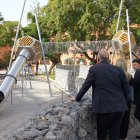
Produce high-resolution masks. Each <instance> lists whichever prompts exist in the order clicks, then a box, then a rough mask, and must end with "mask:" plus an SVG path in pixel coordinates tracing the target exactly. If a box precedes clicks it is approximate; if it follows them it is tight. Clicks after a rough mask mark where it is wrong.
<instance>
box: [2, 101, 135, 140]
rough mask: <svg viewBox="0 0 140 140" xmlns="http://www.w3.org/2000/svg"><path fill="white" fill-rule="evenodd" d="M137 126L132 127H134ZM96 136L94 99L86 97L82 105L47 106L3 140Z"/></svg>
mask: <svg viewBox="0 0 140 140" xmlns="http://www.w3.org/2000/svg"><path fill="white" fill-rule="evenodd" d="M133 119H134V118H133V117H131V120H133ZM131 123H132V122H131ZM135 123H136V122H135V121H133V124H130V126H131V128H132V127H133V126H134V125H135ZM96 136H97V134H96V117H95V114H93V112H92V109H91V100H89V99H86V98H83V100H82V101H81V102H70V101H67V102H61V103H57V104H55V105H53V104H52V105H49V106H48V107H44V108H43V109H42V110H41V111H40V112H39V113H38V114H37V115H36V116H35V117H33V118H32V119H31V120H30V121H29V122H28V123H27V124H26V125H25V126H22V127H21V128H19V129H17V130H15V132H13V133H12V135H11V136H7V137H5V138H4V139H3V140H97V138H96Z"/></svg>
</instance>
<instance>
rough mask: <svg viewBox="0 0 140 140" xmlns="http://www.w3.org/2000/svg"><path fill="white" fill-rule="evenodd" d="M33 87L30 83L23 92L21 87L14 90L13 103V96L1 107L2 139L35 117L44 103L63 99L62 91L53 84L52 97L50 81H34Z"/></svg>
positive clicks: (0, 136)
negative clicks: (49, 87) (51, 95)
mask: <svg viewBox="0 0 140 140" xmlns="http://www.w3.org/2000/svg"><path fill="white" fill-rule="evenodd" d="M32 86H33V89H30V86H29V83H28V84H27V87H26V89H25V90H24V92H23V97H22V92H21V89H18V90H14V91H13V96H12V101H13V103H12V104H11V96H9V97H8V99H7V101H6V102H4V103H3V105H2V106H1V107H0V140H2V137H3V136H4V135H6V134H8V133H10V132H11V131H13V130H15V129H16V128H18V127H19V126H20V125H22V124H24V123H25V122H26V121H28V120H29V119H30V118H31V117H33V116H34V115H35V114H36V113H37V112H38V111H39V110H40V109H41V107H42V106H43V105H46V104H50V103H52V102H57V101H62V94H61V92H60V91H59V90H58V89H56V88H55V87H54V86H53V85H52V94H53V97H50V94H49V91H48V83H47V82H42V81H32Z"/></svg>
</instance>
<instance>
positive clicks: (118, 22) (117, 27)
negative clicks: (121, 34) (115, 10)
mask: <svg viewBox="0 0 140 140" xmlns="http://www.w3.org/2000/svg"><path fill="white" fill-rule="evenodd" d="M122 5H123V0H121V4H120V10H119V16H118V21H117V27H116V33H117V32H118V28H119V22H120V16H121V11H122Z"/></svg>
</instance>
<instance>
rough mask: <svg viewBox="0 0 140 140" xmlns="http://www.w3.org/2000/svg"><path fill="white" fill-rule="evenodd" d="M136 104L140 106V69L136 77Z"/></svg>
mask: <svg viewBox="0 0 140 140" xmlns="http://www.w3.org/2000/svg"><path fill="white" fill-rule="evenodd" d="M133 84H134V103H135V104H140V69H138V70H136V73H135V75H134V82H133Z"/></svg>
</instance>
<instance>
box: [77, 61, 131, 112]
mask: <svg viewBox="0 0 140 140" xmlns="http://www.w3.org/2000/svg"><path fill="white" fill-rule="evenodd" d="M91 86H92V89H93V90H92V105H93V111H94V112H95V113H111V112H123V111H126V110H127V101H129V97H130V96H129V84H128V81H127V78H126V76H125V74H124V72H123V70H122V69H121V68H119V67H117V66H114V65H111V64H109V62H108V61H107V60H103V61H102V62H101V63H99V64H97V65H95V66H92V67H90V69H89V73H88V75H87V78H86V79H85V82H84V83H83V85H82V87H81V89H80V91H79V93H78V94H77V96H76V98H75V100H76V101H80V100H81V98H82V97H83V96H84V94H85V93H86V92H87V90H88V89H89V88H90V87H91Z"/></svg>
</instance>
